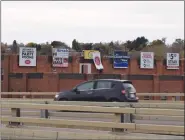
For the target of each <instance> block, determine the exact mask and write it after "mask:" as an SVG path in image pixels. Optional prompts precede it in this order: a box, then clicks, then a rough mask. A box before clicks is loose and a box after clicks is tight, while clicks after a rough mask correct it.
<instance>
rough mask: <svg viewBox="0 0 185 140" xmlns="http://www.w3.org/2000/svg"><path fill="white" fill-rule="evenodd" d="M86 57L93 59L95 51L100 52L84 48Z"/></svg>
mask: <svg viewBox="0 0 185 140" xmlns="http://www.w3.org/2000/svg"><path fill="white" fill-rule="evenodd" d="M83 52H84V59H93V52H99V51H96V50H84V51H83Z"/></svg>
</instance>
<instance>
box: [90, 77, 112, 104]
mask: <svg viewBox="0 0 185 140" xmlns="http://www.w3.org/2000/svg"><path fill="white" fill-rule="evenodd" d="M112 87H113V83H112V81H104V80H102V81H97V82H96V84H95V90H94V94H93V100H94V101H106V100H107V99H108V98H109V94H110V93H111V92H112Z"/></svg>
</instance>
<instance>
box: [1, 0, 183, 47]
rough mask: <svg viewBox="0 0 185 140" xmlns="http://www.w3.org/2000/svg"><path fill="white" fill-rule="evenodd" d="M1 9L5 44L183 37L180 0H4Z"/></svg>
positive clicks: (181, 4) (171, 40) (169, 39)
mask: <svg viewBox="0 0 185 140" xmlns="http://www.w3.org/2000/svg"><path fill="white" fill-rule="evenodd" d="M1 8H2V9H1V11H2V15H1V18H2V20H1V25H2V26H1V29H2V33H1V35H2V38H1V39H2V42H6V43H8V44H9V43H11V44H12V42H13V40H17V42H18V43H21V42H22V43H28V42H37V43H44V42H47V41H48V42H51V41H53V40H59V41H63V42H66V43H67V44H68V45H70V46H71V42H72V40H73V39H77V40H78V41H79V42H110V41H112V40H113V41H117V40H120V41H126V40H132V39H135V38H137V37H139V36H145V37H146V38H148V39H149V41H152V40H154V39H161V38H162V37H166V38H167V43H172V42H173V41H174V40H175V39H176V38H184V2H183V1H174V2H172V1H171V2H165V1H164V2H160V1H155V2H152V1H148V2H141V1H138V2H134V1H130V2H128V1H115V2H113V1H104V2H103V1H101V2H98V1H81V2H80V1H76V2H75V1H69V2H67V1H47V2H46V1H45V2H44V1H43V2H41V1H40V2H37V1H29V2H28V1H27V2H26V1H19V2H18V1H15V2H14V1H6V2H5V1H3V2H2V3H1Z"/></svg>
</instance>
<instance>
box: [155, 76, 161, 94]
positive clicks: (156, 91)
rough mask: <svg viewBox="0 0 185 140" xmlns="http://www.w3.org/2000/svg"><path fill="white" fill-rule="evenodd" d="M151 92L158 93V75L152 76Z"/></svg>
mask: <svg viewBox="0 0 185 140" xmlns="http://www.w3.org/2000/svg"><path fill="white" fill-rule="evenodd" d="M153 92H154V93H159V92H160V82H159V75H157V74H155V75H153Z"/></svg>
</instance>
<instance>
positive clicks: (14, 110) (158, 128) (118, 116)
mask: <svg viewBox="0 0 185 140" xmlns="http://www.w3.org/2000/svg"><path fill="white" fill-rule="evenodd" d="M1 107H2V108H9V109H11V115H12V117H7V116H2V117H1V121H2V122H9V123H10V124H11V125H14V124H17V125H20V124H21V123H29V124H36V125H41V126H45V125H47V126H48V125H51V126H58V127H62V126H64V125H67V126H76V127H96V128H109V129H110V128H111V129H112V130H113V131H114V132H115V131H116V132H120V131H122V132H123V131H125V130H127V129H129V130H132V131H134V130H143V131H152V132H157V133H161V134H164V133H170V134H177V133H178V134H184V126H174V125H154V124H135V123H132V121H131V117H128V116H132V114H135V115H162V116H179V117H183V116H184V110H182V109H154V108H152V109H151V108H130V107H128V106H122V107H119V106H118V107H101V106H82V105H59V104H33V103H32V104H31V103H9V102H7V103H2V104H1ZM21 109H24V110H25V109H34V110H40V112H41V117H42V118H32V117H29V118H25V117H21V116H20V114H21V113H20V112H21ZM48 110H58V111H59V110H60V111H61V110H62V111H69V112H74V111H78V112H79V113H80V112H83V113H84V112H89V113H90V112H91V113H93V112H96V113H100V114H101V113H104V114H105V113H108V114H114V115H113V116H114V117H115V119H114V120H115V121H116V122H100V121H84V120H67V119H53V118H50V119H48V118H49V113H48ZM53 115H54V114H53ZM55 115H56V114H55ZM125 115H126V116H127V117H126V116H125ZM129 118H130V119H129Z"/></svg>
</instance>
